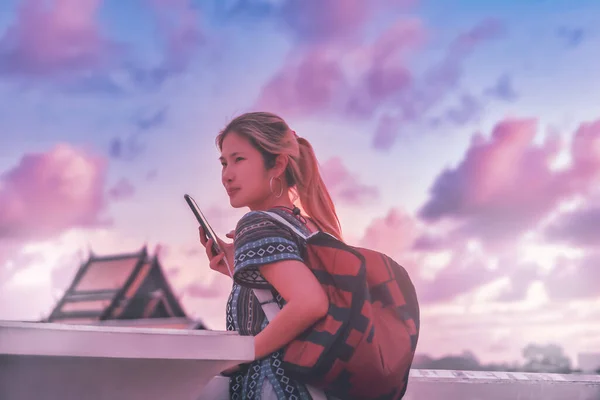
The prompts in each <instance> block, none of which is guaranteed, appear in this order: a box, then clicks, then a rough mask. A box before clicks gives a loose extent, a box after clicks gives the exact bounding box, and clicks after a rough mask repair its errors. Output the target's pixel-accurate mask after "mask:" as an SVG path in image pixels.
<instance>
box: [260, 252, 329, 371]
mask: <svg viewBox="0 0 600 400" xmlns="http://www.w3.org/2000/svg"><path fill="white" fill-rule="evenodd" d="M260 272H261V274H262V275H263V276H264V278H265V279H266V280H267V281H268V282H269V283H270V284H271V285H273V287H274V288H275V290H277V292H278V293H279V294H280V295H281V296H282V297H283V298H284V299H285V301H286V304H285V306H284V307H283V308H282V309H281V311H279V312H278V313H277V315H276V316H275V318H273V321H269V324H268V325H267V326H266V327H265V329H263V330H262V331H261V332H260V333H259V334H258V335H256V337H255V338H254V354H255V358H256V359H260V358H264V357H266V356H268V355H269V354H271V353H273V352H275V351H277V350H279V349H280V348H282V347H284V346H285V345H286V344H288V343H289V342H291V341H292V340H294V339H295V338H296V336H298V335H299V334H301V333H302V332H304V331H305V330H306V329H307V328H309V327H310V326H312V325H313V324H314V323H315V322H317V321H318V320H319V319H321V318H323V317H324V316H325V315H326V314H327V310H328V309H329V299H328V298H327V294H326V293H325V290H323V288H322V287H321V284H320V283H319V281H318V280H317V278H316V277H315V276H314V275H313V273H312V271H311V270H310V269H309V268H308V267H307V266H306V265H305V264H304V263H302V262H300V261H296V260H287V261H279V262H277V263H272V264H267V265H264V266H262V267H260Z"/></svg>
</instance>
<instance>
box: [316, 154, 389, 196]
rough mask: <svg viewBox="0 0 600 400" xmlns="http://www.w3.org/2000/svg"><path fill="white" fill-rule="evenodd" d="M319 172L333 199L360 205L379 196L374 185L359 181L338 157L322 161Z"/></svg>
mask: <svg viewBox="0 0 600 400" xmlns="http://www.w3.org/2000/svg"><path fill="white" fill-rule="evenodd" d="M321 174H322V176H323V180H324V181H325V183H326V184H327V188H328V190H329V192H330V193H331V196H332V197H333V198H334V199H339V200H341V201H344V202H345V203H348V204H352V205H361V204H365V203H367V202H370V201H374V200H376V199H378V198H379V189H378V188H377V187H376V186H372V185H365V184H363V183H360V182H359V181H358V178H357V177H356V176H354V174H352V173H351V172H350V171H349V170H348V169H347V168H346V166H345V165H344V164H343V163H342V160H341V159H340V158H339V157H334V158H331V159H329V160H327V161H326V162H325V163H323V165H322V166H321Z"/></svg>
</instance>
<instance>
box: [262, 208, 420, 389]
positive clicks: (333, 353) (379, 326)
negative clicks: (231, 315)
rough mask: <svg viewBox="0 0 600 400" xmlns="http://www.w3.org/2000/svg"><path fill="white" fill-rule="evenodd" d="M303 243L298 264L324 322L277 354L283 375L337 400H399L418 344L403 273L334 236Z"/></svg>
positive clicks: (267, 301) (414, 307)
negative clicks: (315, 292) (310, 281)
mask: <svg viewBox="0 0 600 400" xmlns="http://www.w3.org/2000/svg"><path fill="white" fill-rule="evenodd" d="M264 213H265V214H267V215H269V216H270V217H271V218H273V219H275V220H277V221H279V222H280V223H281V224H283V225H284V226H286V227H288V228H289V229H290V230H292V231H293V232H294V233H295V234H296V235H297V236H299V237H300V238H302V239H303V240H304V242H305V244H306V246H305V248H306V252H305V254H304V261H305V263H306V264H307V265H308V266H309V268H310V269H311V270H312V272H313V273H314V275H315V276H316V278H317V279H318V280H319V282H320V283H321V285H322V286H323V289H325V292H326V293H327V295H328V297H329V311H328V313H327V315H326V316H325V317H324V318H323V319H321V320H319V321H318V322H317V323H316V324H315V325H313V326H312V327H311V328H309V329H308V330H306V331H305V332H304V333H302V334H301V335H300V336H299V337H297V338H296V339H294V340H293V341H292V342H291V343H289V344H288V345H286V346H285V348H284V349H283V364H284V365H283V367H284V369H285V370H286V371H287V372H288V373H289V374H290V376H293V377H294V378H297V379H298V380H300V381H301V382H304V383H306V384H308V385H312V386H313V387H316V388H320V389H323V390H327V392H328V393H329V394H331V395H333V396H336V397H339V398H341V399H381V400H383V399H390V400H391V399H401V398H402V397H403V396H404V393H405V392H406V388H407V385H408V375H409V371H410V367H411V364H412V361H413V357H414V354H415V350H416V346H417V341H418V338H419V319H420V312H419V304H418V301H417V295H416V292H415V288H414V286H413V284H412V281H411V279H410V277H409V275H408V273H407V272H406V270H405V269H404V268H403V267H402V266H400V265H399V264H398V263H396V262H395V261H394V260H392V259H391V258H390V257H388V256H386V255H385V254H382V253H380V252H377V251H373V250H369V249H364V248H358V247H352V246H348V245H346V244H345V243H343V242H342V241H340V240H338V239H336V238H335V237H334V236H332V235H329V234H327V233H324V232H316V233H313V234H312V235H310V236H306V235H305V234H303V233H302V232H301V231H300V230H298V229H297V228H296V227H294V226H293V225H292V224H290V223H289V222H288V221H286V220H285V219H284V218H282V217H281V216H280V215H277V214H276V213H273V212H268V211H265V212H264ZM254 293H255V294H256V296H257V298H258V299H259V301H260V303H261V305H262V308H263V310H264V312H265V315H266V317H267V319H268V320H272V319H273V317H274V316H275V314H276V313H277V312H278V311H279V306H278V305H277V303H276V302H274V301H273V294H272V292H271V291H270V290H266V289H254Z"/></svg>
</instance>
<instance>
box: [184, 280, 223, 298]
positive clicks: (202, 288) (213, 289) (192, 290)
mask: <svg viewBox="0 0 600 400" xmlns="http://www.w3.org/2000/svg"><path fill="white" fill-rule="evenodd" d="M230 291H231V283H228V282H227V281H225V280H222V279H213V280H212V281H211V282H210V283H209V284H206V285H204V284H200V283H197V282H195V283H191V284H189V285H187V286H186V287H185V288H184V293H185V294H186V295H187V296H190V297H195V298H201V299H202V298H213V297H224V296H227V295H228V294H229V292H230Z"/></svg>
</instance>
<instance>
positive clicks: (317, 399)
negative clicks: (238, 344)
mask: <svg viewBox="0 0 600 400" xmlns="http://www.w3.org/2000/svg"><path fill="white" fill-rule="evenodd" d="M261 212H262V213H263V214H266V215H268V216H269V217H271V218H273V219H275V220H277V221H279V222H280V223H281V224H283V226H285V227H287V228H289V229H290V230H291V231H292V232H294V233H295V234H296V235H298V236H299V237H301V238H302V239H304V240H306V239H308V236H306V235H305V234H304V233H302V232H301V231H300V229H298V228H296V227H295V226H294V225H292V224H291V223H290V222H288V221H286V219H285V218H283V217H282V216H281V215H279V214H277V213H274V212H272V211H261ZM252 291H253V292H254V295H255V296H256V298H257V299H258V302H259V303H260V306H261V308H262V309H263V312H264V313H265V316H266V317H267V320H268V321H272V320H273V318H275V316H276V315H277V313H278V312H279V311H281V310H280V308H279V305H278V304H277V302H276V301H275V299H274V298H273V293H271V291H270V290H268V289H252ZM306 389H307V390H308V392H309V393H310V396H311V397H312V398H313V400H327V396H326V395H325V393H324V392H323V391H322V390H320V389H318V388H315V387H313V386H311V385H306Z"/></svg>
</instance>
